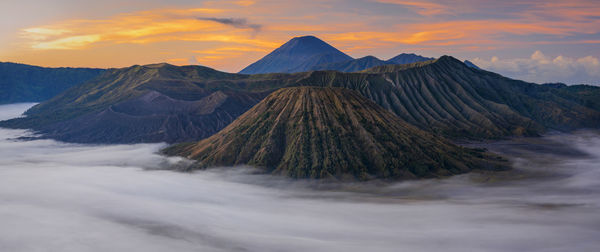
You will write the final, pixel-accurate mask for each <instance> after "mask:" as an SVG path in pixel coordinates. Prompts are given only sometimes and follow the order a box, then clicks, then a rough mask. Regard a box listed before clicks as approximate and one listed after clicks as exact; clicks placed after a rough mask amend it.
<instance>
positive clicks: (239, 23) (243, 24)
mask: <svg viewBox="0 0 600 252" xmlns="http://www.w3.org/2000/svg"><path fill="white" fill-rule="evenodd" d="M197 19H198V20H203V21H213V22H217V23H220V24H224V25H230V26H232V27H235V28H240V29H252V30H254V32H260V30H261V29H262V25H260V24H252V23H248V20H246V19H245V18H215V17H199V18H197Z"/></svg>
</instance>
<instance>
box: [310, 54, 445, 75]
mask: <svg viewBox="0 0 600 252" xmlns="http://www.w3.org/2000/svg"><path fill="white" fill-rule="evenodd" d="M433 59H434V58H427V57H423V56H420V55H416V54H412V53H411V54H405V53H403V54H400V55H398V56H396V57H394V58H391V59H389V60H387V61H383V60H380V59H378V58H376V57H374V56H366V57H362V58H359V59H352V60H346V61H341V62H334V63H329V64H321V65H317V66H314V67H312V68H311V69H310V70H313V71H314V70H334V71H340V72H347V73H349V72H359V71H363V70H366V69H369V68H372V67H376V66H383V65H398V64H410V63H416V62H423V61H428V60H433Z"/></svg>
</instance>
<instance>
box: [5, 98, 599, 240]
mask: <svg viewBox="0 0 600 252" xmlns="http://www.w3.org/2000/svg"><path fill="white" fill-rule="evenodd" d="M29 106H31V104H20V105H7V106H0V119H6V118H10V117H14V116H18V115H19V114H20V113H21V112H22V111H24V110H25V109H26V108H27V107H29ZM31 134H32V133H31V132H27V131H24V130H9V129H0V223H1V225H0V251H596V250H595V249H597V248H598V247H600V240H598V237H600V166H599V165H598V164H599V163H600V134H598V133H596V132H581V133H578V134H575V135H564V134H554V135H549V136H547V137H544V138H541V139H535V140H522V141H507V142H500V143H496V144H494V145H491V146H487V147H489V148H490V149H492V150H495V151H498V152H502V153H505V155H507V156H509V157H510V159H511V160H512V162H514V165H515V170H513V171H510V172H500V173H494V174H488V173H473V174H468V175H461V176H455V177H452V178H448V179H432V180H422V181H408V182H401V183H396V184H384V183H366V184H342V185H332V184H327V185H323V184H321V183H319V182H314V181H291V180H288V179H285V178H279V177H273V176H268V175H257V174H254V173H253V171H252V169H250V168H244V167H236V168H216V169H210V170H205V171H198V172H194V173H182V172H176V171H172V170H169V169H171V168H173V167H177V166H179V165H182V164H185V163H186V162H188V161H186V160H183V159H181V158H172V157H171V158H167V157H164V156H161V155H159V154H157V152H158V151H159V150H160V149H161V148H163V147H165V146H166V145H164V144H136V145H79V144H67V143H61V142H56V141H53V140H33V141H21V140H18V139H17V138H18V137H21V136H29V135H31Z"/></svg>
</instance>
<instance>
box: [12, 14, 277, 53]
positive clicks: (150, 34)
mask: <svg viewBox="0 0 600 252" xmlns="http://www.w3.org/2000/svg"><path fill="white" fill-rule="evenodd" d="M220 11H222V10H220V9H205V8H199V9H188V10H177V9H176V10H151V11H141V12H134V13H125V14H121V15H117V16H114V17H112V18H109V19H101V20H86V19H78V20H69V21H65V22H61V23H57V24H53V25H47V26H40V27H30V28H26V29H23V30H22V36H23V37H24V38H27V39H28V40H29V43H30V45H31V48H33V49H43V50H50V49H86V48H89V47H90V46H92V45H93V44H95V43H99V42H107V43H116V44H121V43H137V44H146V43H153V42H161V41H173V40H180V41H193V40H197V41H218V42H224V41H227V42H235V41H240V43H244V42H250V43H251V44H253V45H265V44H269V43H268V42H265V41H260V40H258V39H251V40H252V41H250V39H249V38H245V37H244V36H243V34H239V32H236V31H235V30H232V29H230V28H235V29H250V30H252V31H253V32H255V33H256V32H258V31H260V29H261V27H262V26H261V25H259V24H252V23H248V22H247V21H246V19H236V18H193V16H194V15H197V14H206V13H217V12H220ZM219 24H224V25H225V26H222V25H219ZM269 45H270V44H269Z"/></svg>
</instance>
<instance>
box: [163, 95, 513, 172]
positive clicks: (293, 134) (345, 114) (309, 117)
mask: <svg viewBox="0 0 600 252" xmlns="http://www.w3.org/2000/svg"><path fill="white" fill-rule="evenodd" d="M165 152H166V153H168V154H171V155H183V156H186V157H188V158H192V159H197V160H199V162H200V165H201V166H204V167H208V166H231V165H238V164H249V165H254V166H258V167H263V168H264V169H265V170H266V171H268V172H272V173H278V174H285V175H287V176H291V177H294V178H337V179H358V180H367V179H373V178H385V179H404V178H418V177H437V176H446V175H452V174H458V173H463V172H467V171H469V170H471V169H475V168H498V167H496V166H497V165H501V163H502V162H498V161H497V159H493V160H492V159H488V158H487V157H486V155H484V153H482V152H480V151H479V152H478V151H475V150H472V149H467V148H462V147H458V146H456V145H453V144H451V143H450V142H448V141H446V140H444V139H443V138H441V137H436V136H434V135H431V134H429V133H427V132H424V131H422V130H419V129H417V128H415V127H414V126H412V125H409V124H408V123H406V122H404V121H402V120H401V119H400V118H398V117H397V116H395V115H394V114H392V113H390V112H389V111H386V110H385V109H383V108H381V107H380V106H379V105H377V104H375V103H373V102H372V101H370V100H368V99H366V98H364V97H363V96H361V95H360V94H358V93H357V92H355V91H352V90H348V89H344V88H318V87H295V88H284V89H280V90H278V91H276V92H274V93H272V94H271V95H269V96H268V97H267V98H265V99H264V100H263V101H261V102H260V103H259V104H257V105H256V106H254V107H253V108H252V109H250V110H249V111H248V112H246V113H244V114H243V115H242V116H240V118H238V119H237V120H235V121H234V122H233V123H232V124H230V125H229V126H227V127H226V128H225V129H223V130H222V131H220V132H219V133H217V134H215V135H213V136H212V137H209V138H207V139H204V140H202V141H200V142H198V143H195V144H180V145H176V146H173V147H171V148H168V149H167V150H165Z"/></svg>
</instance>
